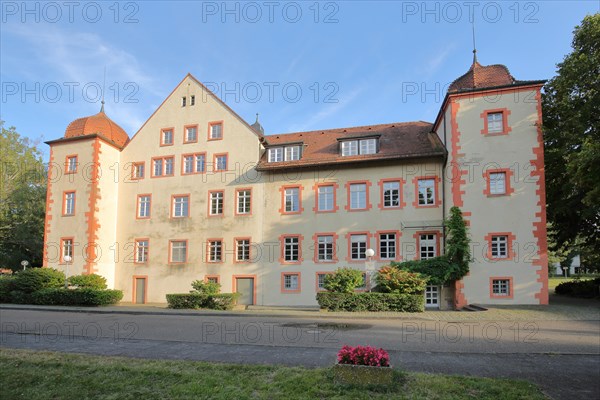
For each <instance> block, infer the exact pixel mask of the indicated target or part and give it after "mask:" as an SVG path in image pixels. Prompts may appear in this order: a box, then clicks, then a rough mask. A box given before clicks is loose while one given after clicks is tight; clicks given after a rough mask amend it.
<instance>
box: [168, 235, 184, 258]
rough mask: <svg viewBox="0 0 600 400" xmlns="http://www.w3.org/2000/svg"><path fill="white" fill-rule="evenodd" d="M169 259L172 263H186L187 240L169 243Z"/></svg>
mask: <svg viewBox="0 0 600 400" xmlns="http://www.w3.org/2000/svg"><path fill="white" fill-rule="evenodd" d="M170 245H171V246H170V259H169V262H172V263H184V262H186V261H187V240H171V241H170Z"/></svg>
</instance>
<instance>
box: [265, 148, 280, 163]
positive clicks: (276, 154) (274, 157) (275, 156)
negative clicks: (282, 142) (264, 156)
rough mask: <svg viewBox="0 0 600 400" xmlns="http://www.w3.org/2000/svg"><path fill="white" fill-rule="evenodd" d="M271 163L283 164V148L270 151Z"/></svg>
mask: <svg viewBox="0 0 600 400" xmlns="http://www.w3.org/2000/svg"><path fill="white" fill-rule="evenodd" d="M268 161H269V162H281V161H283V147H274V148H271V149H269V157H268Z"/></svg>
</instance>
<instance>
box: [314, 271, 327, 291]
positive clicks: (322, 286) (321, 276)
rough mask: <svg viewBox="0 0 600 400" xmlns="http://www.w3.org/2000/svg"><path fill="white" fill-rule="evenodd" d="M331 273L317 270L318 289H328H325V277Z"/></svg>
mask: <svg viewBox="0 0 600 400" xmlns="http://www.w3.org/2000/svg"><path fill="white" fill-rule="evenodd" d="M329 274H330V273H319V272H317V291H323V290H327V289H325V277H326V276H327V275H329Z"/></svg>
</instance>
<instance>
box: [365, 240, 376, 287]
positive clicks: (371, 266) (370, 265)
mask: <svg viewBox="0 0 600 400" xmlns="http://www.w3.org/2000/svg"><path fill="white" fill-rule="evenodd" d="M374 255H375V250H373V249H367V250H366V251H365V256H367V261H365V281H366V280H367V278H368V281H369V285H368V286H369V287H368V290H369V292H370V291H371V287H372V285H371V279H372V278H373V273H374V272H375V262H374V261H373V256H374ZM365 283H366V282H365Z"/></svg>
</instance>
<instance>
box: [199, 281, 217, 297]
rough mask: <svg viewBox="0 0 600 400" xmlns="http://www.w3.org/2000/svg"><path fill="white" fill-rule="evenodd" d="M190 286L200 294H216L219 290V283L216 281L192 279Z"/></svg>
mask: <svg viewBox="0 0 600 400" xmlns="http://www.w3.org/2000/svg"><path fill="white" fill-rule="evenodd" d="M192 288H193V289H194V290H195V291H196V292H198V293H200V294H218V293H219V292H220V291H221V285H220V284H219V283H216V282H204V281H194V282H192ZM192 293H194V292H192Z"/></svg>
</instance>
